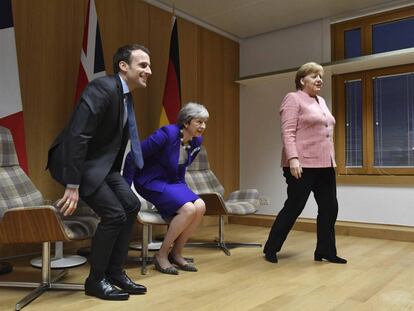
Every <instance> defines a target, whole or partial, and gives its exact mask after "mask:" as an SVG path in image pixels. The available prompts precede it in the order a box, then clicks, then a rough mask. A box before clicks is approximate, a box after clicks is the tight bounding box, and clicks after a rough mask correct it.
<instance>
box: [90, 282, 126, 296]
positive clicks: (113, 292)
mask: <svg viewBox="0 0 414 311" xmlns="http://www.w3.org/2000/svg"><path fill="white" fill-rule="evenodd" d="M85 294H86V295H88V296H94V297H98V298H101V299H104V300H128V298H129V294H128V293H125V292H123V291H121V290H119V289H117V288H116V287H115V286H113V285H112V284H111V283H109V282H108V280H107V279H106V278H103V279H102V280H100V281H94V280H92V279H90V278H87V279H86V281H85Z"/></svg>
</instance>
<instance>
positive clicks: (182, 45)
mask: <svg viewBox="0 0 414 311" xmlns="http://www.w3.org/2000/svg"><path fill="white" fill-rule="evenodd" d="M198 33H199V26H197V25H195V24H193V23H190V22H188V21H186V20H185V19H182V18H178V41H179V49H180V70H181V101H182V103H183V104H185V103H188V102H197V101H198V98H199V97H198V87H197V85H198V84H197V81H198V74H197V73H198V68H197V64H198V44H199V43H198Z"/></svg>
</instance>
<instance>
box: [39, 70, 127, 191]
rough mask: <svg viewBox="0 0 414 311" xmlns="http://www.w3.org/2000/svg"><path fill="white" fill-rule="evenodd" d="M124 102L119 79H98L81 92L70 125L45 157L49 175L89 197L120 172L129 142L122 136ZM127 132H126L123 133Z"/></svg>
mask: <svg viewBox="0 0 414 311" xmlns="http://www.w3.org/2000/svg"><path fill="white" fill-rule="evenodd" d="M123 119H124V101H123V90H122V85H121V81H120V78H119V76H118V75H115V76H105V77H101V78H97V79H95V80H93V81H92V82H90V83H89V84H88V85H87V86H86V88H85V90H84V91H83V93H82V95H81V98H80V101H79V104H78V105H77V106H76V109H75V112H74V113H73V115H72V118H71V119H70V121H69V123H68V124H67V125H66V127H65V128H64V129H63V131H62V132H61V133H60V134H59V136H58V137H57V138H56V140H55V141H54V142H53V144H52V146H51V148H50V149H49V154H48V164H47V168H49V170H50V173H51V175H52V177H53V178H54V179H56V180H57V181H58V182H60V183H61V184H63V185H64V186H66V185H67V184H75V185H80V187H79V192H80V195H81V196H88V195H90V194H92V193H93V192H94V191H95V190H96V189H97V188H98V187H99V186H100V185H101V184H102V182H103V181H104V179H105V177H106V176H107V175H108V173H109V171H110V170H111V168H113V169H116V170H118V171H120V169H121V165H122V159H123V154H124V151H125V146H126V143H127V140H128V138H129V135H128V133H124V135H123ZM125 132H128V131H125Z"/></svg>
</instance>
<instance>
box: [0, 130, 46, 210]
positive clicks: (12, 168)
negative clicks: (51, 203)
mask: <svg viewBox="0 0 414 311" xmlns="http://www.w3.org/2000/svg"><path fill="white" fill-rule="evenodd" d="M42 204H43V197H42V194H41V193H40V192H39V191H38V190H37V189H36V187H35V186H34V185H33V183H32V182H31V181H30V179H29V178H28V177H27V175H26V174H25V173H24V171H23V170H22V168H21V167H20V166H19V162H18V159H17V155H16V149H15V147H14V143H13V137H12V135H11V133H10V131H9V129H7V128H5V127H1V126H0V218H2V217H3V214H4V213H5V212H6V210H7V209H10V208H14V207H23V206H24V207H28V206H35V205H42Z"/></svg>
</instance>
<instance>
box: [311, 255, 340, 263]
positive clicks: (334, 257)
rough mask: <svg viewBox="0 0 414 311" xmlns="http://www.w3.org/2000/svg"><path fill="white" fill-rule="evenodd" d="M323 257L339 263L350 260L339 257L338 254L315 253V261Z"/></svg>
mask: <svg viewBox="0 0 414 311" xmlns="http://www.w3.org/2000/svg"><path fill="white" fill-rule="evenodd" d="M322 259H325V260H327V261H329V262H332V263H339V264H346V263H347V262H348V261H347V260H346V259H344V258H341V257H338V256H336V255H334V256H324V255H320V254H315V261H322Z"/></svg>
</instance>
